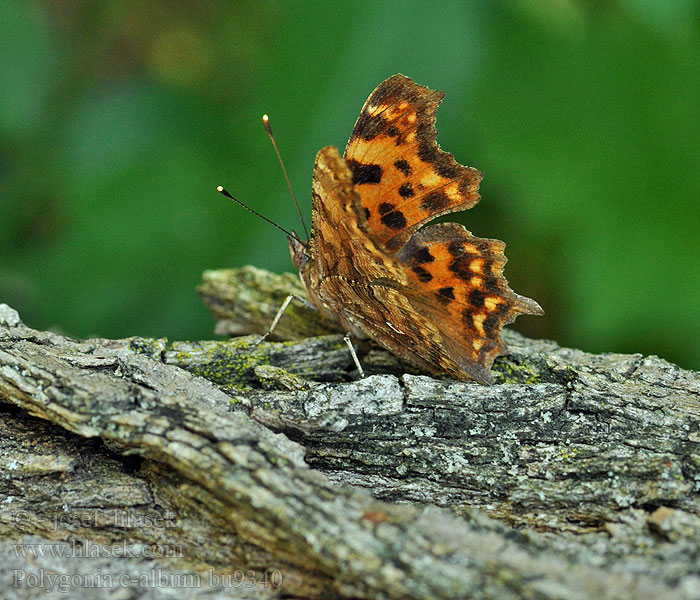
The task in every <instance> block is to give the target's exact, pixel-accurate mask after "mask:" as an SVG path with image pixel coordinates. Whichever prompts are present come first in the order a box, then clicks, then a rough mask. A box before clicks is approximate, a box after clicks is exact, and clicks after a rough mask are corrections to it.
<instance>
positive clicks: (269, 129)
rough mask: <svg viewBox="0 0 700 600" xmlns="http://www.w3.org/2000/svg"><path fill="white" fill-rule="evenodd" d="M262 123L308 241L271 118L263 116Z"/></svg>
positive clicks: (307, 232) (306, 231) (307, 234)
mask: <svg viewBox="0 0 700 600" xmlns="http://www.w3.org/2000/svg"><path fill="white" fill-rule="evenodd" d="M262 122H263V125H264V126H265V131H267V135H268V137H269V138H270V141H271V142H272V147H273V148H274V149H275V153H276V154H277V159H278V160H279V161H280V166H281V167H282V173H284V178H285V180H286V181H287V187H288V188H289V193H290V194H291V195H292V200H294V206H296V207H297V214H298V215H299V219H300V220H301V226H302V227H303V228H304V234H305V235H306V239H307V240H308V239H309V231H308V230H307V229H306V223H305V222H304V215H302V214H301V209H300V208H299V203H298V202H297V197H296V196H295V195H294V190H293V189H292V184H291V182H290V181H289V176H288V175H287V169H285V168H284V162H283V161H282V156H281V155H280V151H279V149H278V148H277V142H275V136H274V135H272V127H270V118H269V117H268V116H267V115H263V116H262Z"/></svg>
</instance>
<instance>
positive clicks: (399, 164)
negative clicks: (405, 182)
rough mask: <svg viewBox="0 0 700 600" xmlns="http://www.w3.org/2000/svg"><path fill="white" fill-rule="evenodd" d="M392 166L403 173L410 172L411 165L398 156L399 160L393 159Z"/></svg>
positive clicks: (407, 173)
mask: <svg viewBox="0 0 700 600" xmlns="http://www.w3.org/2000/svg"><path fill="white" fill-rule="evenodd" d="M394 166H395V167H396V168H397V169H398V170H399V171H401V172H402V173H403V174H404V175H410V174H411V165H409V164H408V161H406V160H404V159H403V158H400V159H399V160H396V161H394Z"/></svg>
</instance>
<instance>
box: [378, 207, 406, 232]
mask: <svg viewBox="0 0 700 600" xmlns="http://www.w3.org/2000/svg"><path fill="white" fill-rule="evenodd" d="M381 221H382V223H384V225H386V226H387V227H389V228H390V229H403V228H404V227H406V217H404V216H403V213H402V212H401V211H399V210H395V211H392V212H390V213H387V214H385V215H384V216H383V217H382V219H381Z"/></svg>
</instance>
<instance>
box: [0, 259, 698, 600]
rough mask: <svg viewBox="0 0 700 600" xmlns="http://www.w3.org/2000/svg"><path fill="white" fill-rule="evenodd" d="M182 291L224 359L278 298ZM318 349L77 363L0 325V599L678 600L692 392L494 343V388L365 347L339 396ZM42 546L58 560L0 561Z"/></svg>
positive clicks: (68, 350)
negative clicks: (196, 305) (65, 592)
mask: <svg viewBox="0 0 700 600" xmlns="http://www.w3.org/2000/svg"><path fill="white" fill-rule="evenodd" d="M199 291H200V295H201V296H202V297H203V299H204V300H205V302H206V303H207V304H208V305H209V306H210V307H211V308H212V310H213V312H214V313H215V315H216V316H217V318H218V319H219V323H218V325H217V331H219V332H228V333H236V334H237V335H241V334H255V333H257V334H259V333H263V332H264V331H266V329H267V328H268V326H269V324H270V323H271V320H272V316H273V315H274V314H275V312H276V311H277V309H278V308H279V306H280V305H281V304H282V301H283V300H284V298H285V297H286V295H287V294H288V293H290V292H291V293H296V294H299V295H301V291H300V286H299V285H298V284H297V281H296V280H295V279H294V278H292V277H290V276H282V277H278V276H273V275H271V274H269V273H264V272H261V271H258V270H256V269H253V268H245V269H241V270H237V271H218V272H208V273H205V278H204V282H203V284H202V286H201V287H200V290H199ZM328 327H329V324H328V323H319V322H318V320H317V319H316V314H315V313H314V312H313V311H311V310H310V309H308V308H307V307H305V306H303V305H301V304H299V305H296V303H295V302H293V303H292V305H290V312H289V313H288V314H287V313H285V316H284V317H283V318H282V320H281V321H280V327H279V328H278V329H277V331H276V334H277V335H278V336H279V337H278V339H280V338H281V339H284V340H294V341H280V342H263V343H262V344H260V345H257V346H255V345H254V344H255V341H256V340H257V336H255V335H251V336H246V337H241V338H236V339H232V340H227V341H208V342H169V341H167V340H164V339H162V340H153V339H145V338H130V339H126V340H102V339H92V340H84V341H76V340H72V339H69V338H66V337H64V336H60V335H57V334H53V333H50V332H40V331H36V330H33V329H30V328H28V327H26V326H24V325H23V324H22V323H21V322H20V320H19V317H18V316H17V314H16V313H15V312H14V311H12V309H10V308H9V307H7V306H4V305H3V306H2V307H0V400H2V402H3V404H0V410H1V411H2V419H0V428H1V429H2V431H1V432H0V445H2V454H1V455H2V459H0V461H1V462H0V466H1V467H2V471H3V477H2V479H0V486H2V495H1V496H0V534H1V535H0V538H2V542H1V543H0V555H2V556H4V557H5V559H7V564H8V565H10V569H6V570H5V571H4V573H3V574H2V575H0V577H2V580H0V586H2V587H3V589H8V590H11V591H12V593H14V594H15V597H18V598H28V597H33V596H32V593H33V591H34V590H35V589H36V588H37V587H41V585H40V584H39V583H37V584H36V585H33V586H32V585H31V584H32V583H34V582H38V581H39V579H38V577H39V575H41V574H42V573H43V574H44V575H45V577H44V581H45V585H44V588H47V587H48V583H46V582H47V581H48V579H47V577H48V575H47V574H50V573H62V574H72V575H73V576H74V580H73V583H76V582H77V583H79V584H80V583H82V584H83V585H75V586H73V587H72V588H71V589H72V591H73V595H72V596H71V597H81V598H82V597H85V598H99V597H103V596H104V589H105V588H112V587H117V584H115V583H114V582H115V581H117V580H118V578H119V577H122V576H124V574H127V575H130V576H131V575H133V576H134V578H135V581H136V583H134V582H133V581H131V580H127V581H131V583H132V586H131V587H132V588H133V589H137V590H139V596H138V597H145V598H148V597H149V595H152V596H153V597H159V596H158V595H157V594H158V591H159V585H158V583H156V584H155V585H150V586H149V585H147V583H148V581H149V580H148V577H151V578H152V580H153V579H155V581H156V582H160V583H161V584H162V586H164V587H169V588H171V589H179V588H183V587H185V584H184V583H183V581H186V580H185V579H183V577H185V576H190V577H194V578H195V579H194V580H192V581H194V582H195V583H194V584H192V585H190V586H189V587H188V588H187V590H188V591H187V593H188V594H191V596H192V597H198V595H200V594H201V595H204V594H206V597H207V598H212V597H215V598H218V597H221V598H224V597H225V598H231V597H234V598H239V597H240V598H271V597H303V598H336V597H337V598H438V599H439V598H471V597H473V598H522V597H532V598H629V597H635V598H659V597H678V598H700V591H699V590H700V560H699V559H700V550H699V547H698V540H700V516H698V515H699V514H700V494H699V488H700V483H699V482H700V446H699V442H700V401H699V400H700V378H699V377H698V374H697V373H694V372H690V371H684V370H682V369H680V368H678V367H676V366H675V365H671V364H669V363H667V362H665V361H663V360H661V359H658V358H656V357H643V356H641V355H614V354H606V355H591V354H587V353H584V352H581V351H578V350H571V349H565V348H560V347H559V346H557V345H556V344H555V343H553V342H545V341H534V340H527V339H525V338H523V337H521V336H519V335H518V334H515V333H512V332H510V333H507V335H506V336H505V339H506V341H507V343H508V345H509V347H510V351H509V354H508V355H506V356H504V357H501V358H499V359H498V360H497V361H496V364H495V365H494V374H495V376H496V381H497V384H496V385H494V386H490V387H487V386H481V385H478V384H471V383H463V382H455V381H453V380H448V379H436V378H433V377H427V376H424V375H421V374H419V373H416V372H415V371H414V372H411V373H406V367H405V366H403V365H401V364H400V363H398V361H396V360H395V359H394V358H393V357H391V356H390V355H388V354H387V353H385V352H383V351H381V350H379V349H377V348H375V347H373V346H372V345H370V344H369V343H364V344H360V346H359V347H358V350H359V354H360V359H361V361H362V364H363V366H364V367H365V370H366V371H368V372H369V373H374V374H373V375H370V376H368V377H367V378H365V379H360V380H357V379H356V373H354V365H353V362H352V359H351V358H350V356H349V353H348V351H347V348H346V347H345V345H344V344H343V342H342V339H341V338H342V335H341V334H338V333H330V332H329V331H330V330H329V329H328ZM310 334H314V335H316V336H318V335H319V334H325V335H321V336H320V337H311V338H309V337H307V336H308V335H310ZM32 544H34V545H32ZM52 544H53V546H51V545H52ZM49 546H50V547H52V548H64V549H65V548H68V550H67V551H72V552H73V554H74V555H75V554H77V555H78V556H79V557H80V560H79V561H76V560H75V559H74V558H73V560H69V559H66V558H65V556H63V555H62V556H58V554H60V552H54V554H57V555H56V556H46V555H44V556H38V557H37V556H34V557H32V556H29V557H25V556H22V551H21V549H25V550H24V551H25V552H26V549H27V548H29V549H30V553H31V552H33V553H34V554H35V555H36V554H37V548H45V547H49ZM18 548H19V549H20V551H19V553H18ZM76 548H77V550H76ZM85 548H87V549H90V551H89V552H88V551H87V550H85ZM95 548H98V549H100V550H99V551H98V550H95ZM117 548H122V550H120V551H118V550H117ZM124 548H127V549H131V551H130V552H126V551H124V550H123V549H124ZM90 552H92V553H93V554H95V553H98V552H101V555H100V556H92V555H91V554H90ZM81 553H82V554H81ZM95 573H99V574H101V575H107V574H109V575H113V576H114V577H113V578H112V579H110V581H109V582H105V581H104V579H105V578H103V581H102V585H101V586H99V585H98V586H97V587H93V588H91V587H89V582H87V580H86V578H87V577H88V576H90V575H92V576H94V575H95ZM32 576H35V577H36V579H31V577H32ZM159 576H160V579H158V577H159ZM139 577H142V578H143V584H142V583H141V580H140V579H139ZM178 577H179V578H178ZM217 577H219V578H220V579H217ZM246 577H247V579H246ZM239 580H241V581H240V582H239ZM68 583H69V585H70V582H68ZM13 586H15V587H13ZM183 593H184V592H183Z"/></svg>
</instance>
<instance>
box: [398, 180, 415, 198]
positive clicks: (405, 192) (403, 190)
mask: <svg viewBox="0 0 700 600" xmlns="http://www.w3.org/2000/svg"><path fill="white" fill-rule="evenodd" d="M413 195H414V192H413V186H412V185H411V183H410V182H408V181H407V182H406V183H404V184H403V185H402V186H401V187H400V188H399V196H401V197H402V198H412V197H413Z"/></svg>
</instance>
